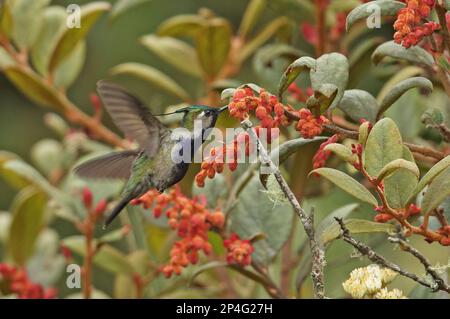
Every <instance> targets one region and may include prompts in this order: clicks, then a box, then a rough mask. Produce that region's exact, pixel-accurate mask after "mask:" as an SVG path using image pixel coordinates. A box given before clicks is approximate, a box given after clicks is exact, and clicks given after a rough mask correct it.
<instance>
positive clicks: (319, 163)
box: [313, 134, 339, 169]
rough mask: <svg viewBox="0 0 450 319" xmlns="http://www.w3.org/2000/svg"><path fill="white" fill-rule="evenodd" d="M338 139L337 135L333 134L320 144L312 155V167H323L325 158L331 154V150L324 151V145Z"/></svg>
mask: <svg viewBox="0 0 450 319" xmlns="http://www.w3.org/2000/svg"><path fill="white" fill-rule="evenodd" d="M338 141H339V135H338V134H334V135H333V136H331V137H330V138H329V139H327V140H326V141H325V142H323V143H322V144H320V147H319V150H318V151H317V152H316V154H315V155H314V157H313V167H314V169H316V168H320V167H324V166H325V163H326V161H327V159H328V158H329V157H330V155H331V151H326V150H325V147H326V146H327V145H330V144H333V143H337V142H338Z"/></svg>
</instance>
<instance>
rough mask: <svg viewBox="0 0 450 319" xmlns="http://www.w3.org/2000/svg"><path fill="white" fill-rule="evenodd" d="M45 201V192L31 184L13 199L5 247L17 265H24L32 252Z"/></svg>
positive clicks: (40, 226) (39, 229)
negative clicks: (11, 215)
mask: <svg viewBox="0 0 450 319" xmlns="http://www.w3.org/2000/svg"><path fill="white" fill-rule="evenodd" d="M46 203H47V197H46V196H45V194H44V193H43V192H42V191H40V190H38V189H37V188H35V187H33V186H29V187H27V188H24V189H23V190H22V191H21V192H20V193H19V194H17V196H16V198H15V199H14V202H13V204H12V207H11V212H12V214H13V217H12V222H11V225H10V229H9V238H8V243H7V245H6V247H8V252H9V255H10V256H11V257H12V259H13V260H14V262H15V263H16V264H18V265H21V266H23V265H25V263H26V261H27V260H28V258H30V257H31V255H32V254H33V251H34V248H35V244H36V239H37V238H38V235H39V233H40V231H41V230H42V228H43V226H44V213H45V206H46Z"/></svg>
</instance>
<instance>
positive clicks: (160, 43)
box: [141, 35, 202, 77]
mask: <svg viewBox="0 0 450 319" xmlns="http://www.w3.org/2000/svg"><path fill="white" fill-rule="evenodd" d="M141 43H142V45H144V46H145V47H146V48H147V49H149V50H150V51H152V52H153V53H154V54H156V55H157V56H159V57H160V58H161V59H163V60H164V61H165V62H167V63H169V64H170V65H172V66H174V67H176V68H177V69H178V70H180V71H182V72H184V73H186V74H189V75H192V76H195V77H201V76H202V69H201V67H200V64H199V62H198V57H197V53H196V52H195V49H194V48H193V47H191V46H190V45H189V44H187V43H185V42H183V41H180V40H177V39H175V38H172V37H159V36H156V35H147V36H144V37H142V38H141Z"/></svg>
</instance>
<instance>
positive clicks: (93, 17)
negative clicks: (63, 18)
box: [49, 1, 111, 72]
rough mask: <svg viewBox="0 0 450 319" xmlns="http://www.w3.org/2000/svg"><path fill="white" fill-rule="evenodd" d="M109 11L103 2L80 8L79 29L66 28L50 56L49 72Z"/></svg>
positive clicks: (106, 4) (106, 3) (108, 5)
mask: <svg viewBox="0 0 450 319" xmlns="http://www.w3.org/2000/svg"><path fill="white" fill-rule="evenodd" d="M109 9H111V5H110V4H109V3H108V2H103V1H99V2H92V3H89V4H86V5H84V6H82V7H81V21H80V28H66V30H65V32H64V33H63V34H62V36H61V38H60V40H59V41H58V44H57V45H56V48H55V50H54V51H53V53H52V55H51V59H50V63H49V69H50V72H53V71H54V70H55V69H56V67H57V66H58V65H60V64H61V63H62V62H63V61H64V60H65V59H67V58H68V57H69V56H70V54H71V53H72V51H73V50H74V49H75V48H76V46H77V45H78V43H79V42H80V41H81V40H83V39H84V38H86V36H87V34H88V33H89V31H90V30H91V28H92V27H93V26H94V24H95V22H97V20H98V19H99V18H100V17H101V15H102V14H103V13H105V12H106V11H108V10H109Z"/></svg>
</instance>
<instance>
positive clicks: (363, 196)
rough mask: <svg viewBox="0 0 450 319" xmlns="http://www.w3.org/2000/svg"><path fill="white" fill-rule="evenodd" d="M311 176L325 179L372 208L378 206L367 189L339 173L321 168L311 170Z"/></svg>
mask: <svg viewBox="0 0 450 319" xmlns="http://www.w3.org/2000/svg"><path fill="white" fill-rule="evenodd" d="M311 174H319V175H320V176H322V177H325V178H326V179H328V180H329V181H330V182H332V183H333V184H335V185H336V186H338V187H339V188H341V189H343V190H344V191H345V192H347V193H349V194H350V195H352V196H354V197H356V198H358V199H359V200H361V201H363V202H366V203H369V204H371V205H373V206H377V205H378V202H377V200H376V198H375V197H374V196H373V195H372V194H371V193H370V192H369V191H368V190H367V188H365V187H364V186H363V185H361V184H360V183H359V182H357V181H356V180H355V179H353V178H352V177H350V176H349V175H347V174H345V173H343V172H341V171H338V170H336V169H332V168H328V167H322V168H318V169H315V170H313V171H312V172H311V173H310V175H311Z"/></svg>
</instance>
